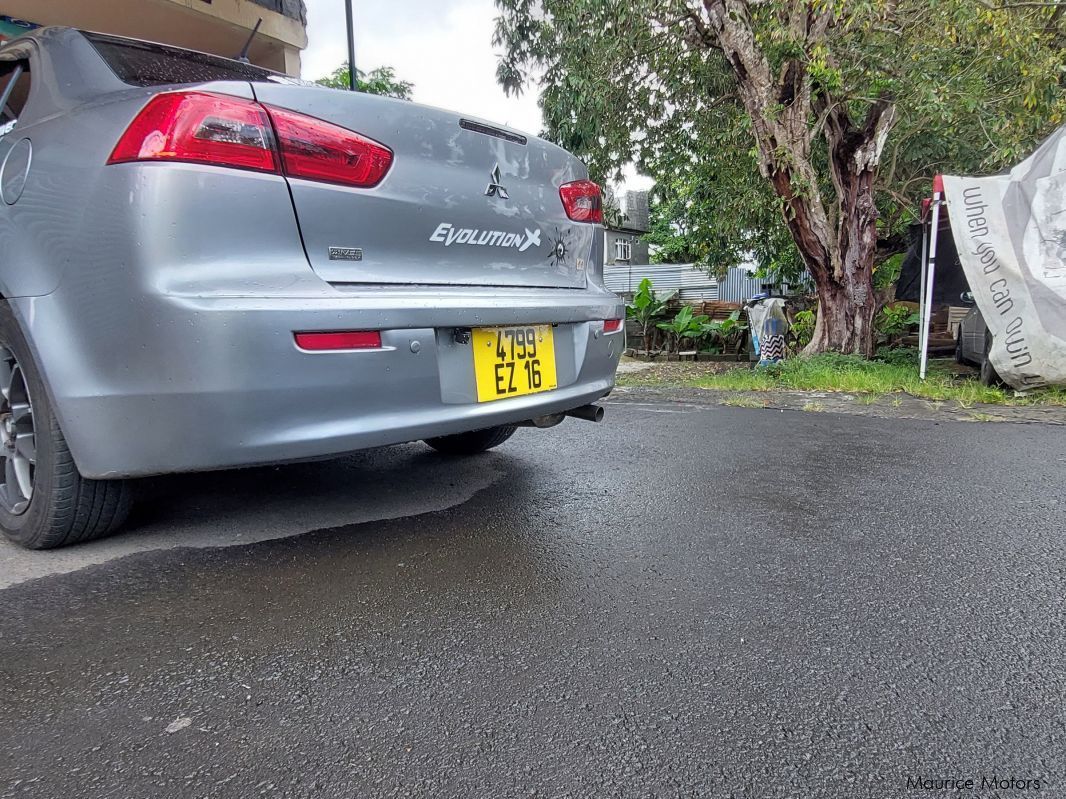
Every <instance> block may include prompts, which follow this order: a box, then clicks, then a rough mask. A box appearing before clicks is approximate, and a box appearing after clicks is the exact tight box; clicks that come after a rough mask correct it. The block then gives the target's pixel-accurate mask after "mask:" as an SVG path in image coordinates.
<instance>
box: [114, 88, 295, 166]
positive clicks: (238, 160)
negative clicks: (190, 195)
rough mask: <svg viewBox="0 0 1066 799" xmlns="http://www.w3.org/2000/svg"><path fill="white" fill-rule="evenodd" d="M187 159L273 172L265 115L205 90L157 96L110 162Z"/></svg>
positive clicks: (248, 104) (240, 101)
mask: <svg viewBox="0 0 1066 799" xmlns="http://www.w3.org/2000/svg"><path fill="white" fill-rule="evenodd" d="M125 161H191V162H194V163H205V164H219V165H223V166H232V167H238V168H240V169H255V170H259V171H262V172H277V171H278V159H277V156H276V154H275V151H274V133H273V130H272V129H271V127H270V119H269V117H267V114H266V111H265V110H264V109H263V107H262V106H261V105H259V104H258V103H255V102H252V101H251V100H243V99H241V98H239V97H227V96H224V95H221V94H207V93H205V92H174V93H167V94H157V95H156V96H155V97H153V98H152V99H151V100H149V101H148V105H146V106H145V107H144V108H143V109H142V110H141V112H140V113H139V114H138V115H137V117H136V118H135V119H134V120H133V122H132V123H131V124H130V126H129V127H128V128H127V129H126V132H125V133H123V134H122V138H121V139H119V141H118V144H116V145H115V149H114V150H113V151H112V153H111V157H110V158H109V159H108V163H109V164H120V163H123V162H125Z"/></svg>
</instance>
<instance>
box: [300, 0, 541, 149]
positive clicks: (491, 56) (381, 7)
mask: <svg viewBox="0 0 1066 799" xmlns="http://www.w3.org/2000/svg"><path fill="white" fill-rule="evenodd" d="M305 2H306V3H307V38H308V45H307V49H306V50H305V51H304V53H303V77H304V78H307V79H310V80H314V79H316V78H320V77H322V76H323V75H326V74H328V73H330V72H332V71H333V70H334V69H336V68H337V67H338V66H339V65H340V64H341V63H343V62H344V61H345V60H347V57H348V56H347V41H346V39H345V33H344V2H343V0H305ZM353 6H354V8H353V10H354V17H355V25H354V27H355V63H356V65H357V66H358V67H359V68H360V69H362V70H369V69H373V68H375V67H379V66H391V67H393V68H394V69H395V70H396V74H397V76H398V77H400V78H402V79H403V80H409V81H411V82H412V83H414V85H415V86H414V99H415V100H416V101H417V102H420V103H425V104H427V105H434V106H439V107H441V108H448V109H450V110H453V111H462V112H463V113H466V114H470V115H472V116H479V117H482V118H484V119H487V120H490V121H492V122H497V123H500V124H503V125H507V126H508V127H512V128H517V129H518V130H522V131H525V132H527V133H534V134H536V133H539V132H540V130H541V128H542V126H543V123H542V120H541V113H540V108H539V107H538V105H537V97H536V93H535V91H527V92H524V93H523V94H522V95H521V96H520V97H517V98H515V97H507V96H506V95H505V94H504V92H503V89H502V88H500V86H499V84H498V83H496V51H495V48H493V46H492V31H493V27H494V24H495V22H494V21H495V18H496V7H495V5H494V3H493V2H492V0H428V1H427V0H392V2H382V1H381V0H355V2H354V3H353Z"/></svg>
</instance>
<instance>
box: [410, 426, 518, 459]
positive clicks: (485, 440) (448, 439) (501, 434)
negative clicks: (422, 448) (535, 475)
mask: <svg viewBox="0 0 1066 799" xmlns="http://www.w3.org/2000/svg"><path fill="white" fill-rule="evenodd" d="M516 429H517V428H516V427H515V426H514V425H513V424H505V425H500V426H499V427H486V428H485V429H484V430H474V431H472V432H470V433H458V434H456V435H454V436H440V437H439V438H427V439H426V443H427V444H429V446H431V447H433V449H435V450H437V452H443V453H444V454H445V455H476V454H477V453H479V452H485V451H486V450H490V449H492V448H493V447H498V446H500V444H502V443H503V442H504V441H506V440H507V439H509V438H510V437H511V436H513V435H514V431H515V430H516Z"/></svg>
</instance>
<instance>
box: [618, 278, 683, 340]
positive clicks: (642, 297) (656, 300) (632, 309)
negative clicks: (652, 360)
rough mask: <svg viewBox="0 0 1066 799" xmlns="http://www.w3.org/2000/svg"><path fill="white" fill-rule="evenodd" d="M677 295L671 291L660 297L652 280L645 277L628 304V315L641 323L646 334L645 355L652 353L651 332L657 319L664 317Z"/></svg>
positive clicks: (642, 331) (643, 332)
mask: <svg viewBox="0 0 1066 799" xmlns="http://www.w3.org/2000/svg"><path fill="white" fill-rule="evenodd" d="M675 296H677V292H676V291H671V292H670V293H669V294H666V295H664V296H662V297H660V296H659V295H658V294H656V292H655V289H654V288H653V287H652V284H651V280H650V279H649V278H644V279H643V280H642V281H640V285H639V286H638V287H637V291H636V293H635V294H634V295H633V302H632V303H630V304H629V305H627V306H626V316H627V317H629V318H630V319H632V320H633V321H635V322H636V323H637V324H638V325H640V330H641V333H642V334H643V335H644V354H645V355H648V356H650V355H651V334H652V332H653V331H654V330H655V324H656V320H657V319H659V318H661V317H662V315H663V313H665V311H666V306H667V304H668V303H669V302H670V300H672V299H673V298H674V297H675Z"/></svg>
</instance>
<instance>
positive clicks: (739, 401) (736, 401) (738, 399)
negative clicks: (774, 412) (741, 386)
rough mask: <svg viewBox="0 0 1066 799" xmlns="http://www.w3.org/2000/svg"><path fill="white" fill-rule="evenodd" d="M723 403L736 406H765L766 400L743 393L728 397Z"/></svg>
mask: <svg viewBox="0 0 1066 799" xmlns="http://www.w3.org/2000/svg"><path fill="white" fill-rule="evenodd" d="M722 404H723V405H731V406H732V407H734V408H765V407H766V400H757V399H752V398H751V397H745V396H743V395H737V396H734V397H726V398H725V399H724V400H722Z"/></svg>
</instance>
